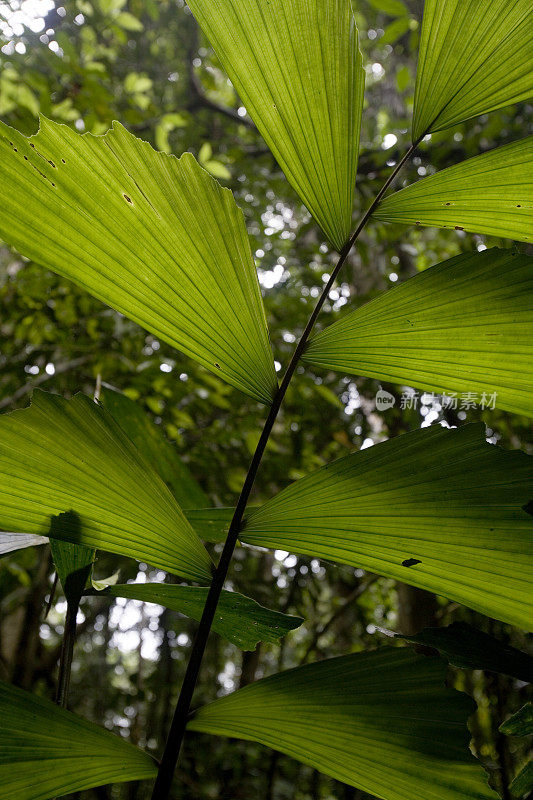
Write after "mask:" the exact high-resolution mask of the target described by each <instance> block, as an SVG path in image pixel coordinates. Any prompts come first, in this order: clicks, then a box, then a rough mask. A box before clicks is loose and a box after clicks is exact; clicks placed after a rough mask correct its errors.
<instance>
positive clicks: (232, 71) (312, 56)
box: [189, 0, 364, 249]
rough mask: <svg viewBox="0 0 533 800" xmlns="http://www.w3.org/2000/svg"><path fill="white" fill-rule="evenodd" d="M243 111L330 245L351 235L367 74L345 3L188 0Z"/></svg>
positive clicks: (346, 0) (338, 244) (340, 243)
mask: <svg viewBox="0 0 533 800" xmlns="http://www.w3.org/2000/svg"><path fill="white" fill-rule="evenodd" d="M189 6H190V8H191V10H192V12H193V14H194V15H195V17H196V19H197V20H198V22H199V24H200V26H201V27H202V28H203V30H204V33H205V34H206V36H207V37H208V39H209V41H210V42H211V44H212V45H213V47H214V49H215V51H216V53H217V55H218V57H219V59H220V61H221V62H222V64H223V66H224V69H225V70H226V72H227V73H228V75H229V77H230V78H231V81H232V83H233V85H234V86H235V89H236V90H237V92H238V94H239V96H240V98H241V100H242V102H243V104H244V106H245V107H246V110H247V111H248V113H249V115H250V116H251V118H252V119H253V121H254V122H255V124H256V125H257V127H258V129H259V132H260V133H261V135H262V136H263V138H264V139H265V141H266V143H267V144H268V146H269V147H270V149H271V150H272V152H273V153H274V155H275V157H276V159H277V160H278V162H279V164H280V166H281V167H282V169H283V171H284V172H285V175H286V176H287V179H288V180H289V182H290V183H291V184H292V186H293V187H294V189H296V191H297V192H298V194H299V195H300V197H301V199H302V200H303V202H304V203H305V205H306V206H307V208H308V209H309V211H310V212H311V214H312V215H313V216H314V218H315V219H316V221H317V222H318V224H319V225H320V227H321V228H322V230H323V231H324V232H325V233H326V234H327V236H328V238H329V239H330V240H331V242H332V243H333V244H334V245H335V247H337V248H338V249H340V248H341V247H342V246H343V244H344V243H345V242H346V240H347V239H348V237H349V235H350V230H351V220H352V208H353V200H354V188H355V174H356V171H357V156H358V151H359V132H360V127H361V110H362V105H363V92H364V70H363V66H362V59H361V54H360V52H359V45H358V36H357V29H356V27H355V22H354V17H353V12H352V7H351V2H350V0H328V2H324V0H291V2H279V0H276V1H275V2H265V0H190V2H189Z"/></svg>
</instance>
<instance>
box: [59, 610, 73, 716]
mask: <svg viewBox="0 0 533 800" xmlns="http://www.w3.org/2000/svg"><path fill="white" fill-rule="evenodd" d="M77 616H78V604H77V603H68V605H67V613H66V616H65V630H64V632H63V642H62V644H61V655H60V658H59V678H58V682H57V692H56V703H57V704H58V705H60V706H63V708H66V707H67V700H68V690H69V686H70V673H71V671H72V656H73V653H74V642H75V640H76V617H77Z"/></svg>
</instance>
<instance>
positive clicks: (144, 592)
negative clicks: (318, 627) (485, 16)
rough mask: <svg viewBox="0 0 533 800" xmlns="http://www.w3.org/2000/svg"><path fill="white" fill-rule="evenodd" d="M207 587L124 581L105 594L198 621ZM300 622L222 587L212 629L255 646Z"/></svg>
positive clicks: (246, 647)
mask: <svg viewBox="0 0 533 800" xmlns="http://www.w3.org/2000/svg"><path fill="white" fill-rule="evenodd" d="M208 591H209V590H208V589H207V588H204V587H201V586H178V585H176V584H172V583H127V584H117V585H114V586H109V587H107V589H106V594H110V595H112V596H113V597H129V598H132V599H133V600H142V601H143V602H145V603H158V604H159V605H161V606H165V607H166V608H170V609H172V610H173V611H179V612H180V613H181V614H185V616H187V617H191V619H195V620H197V621H199V620H200V618H201V616H202V612H203V610H204V605H205V601H206V599H207V593H208ZM302 622H303V619H300V617H291V616H288V615H287V614H281V613H280V612H279V611H271V610H270V609H268V608H263V606H260V605H259V603H256V602H255V600H251V599H250V598H249V597H245V596H244V595H242V594H238V593H237V592H227V591H223V592H222V594H221V596H220V600H219V603H218V606H217V611H216V614H215V619H214V621H213V630H214V631H216V632H217V633H219V634H220V635H221V636H224V637H225V638H226V639H227V640H228V641H229V642H231V643H232V644H234V645H236V646H237V647H240V648H241V649H242V650H254V649H255V646H256V645H257V643H258V642H274V643H275V642H278V641H279V639H281V637H282V636H285V634H287V633H288V632H289V631H292V630H294V628H298V627H299V626H300V625H301V624H302Z"/></svg>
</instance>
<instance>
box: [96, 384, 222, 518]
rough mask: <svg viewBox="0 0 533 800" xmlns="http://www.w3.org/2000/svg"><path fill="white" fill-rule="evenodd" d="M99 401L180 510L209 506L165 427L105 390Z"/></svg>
mask: <svg viewBox="0 0 533 800" xmlns="http://www.w3.org/2000/svg"><path fill="white" fill-rule="evenodd" d="M100 402H101V403H102V405H103V406H104V408H106V409H107V411H109V413H110V414H111V415H112V416H113V417H114V418H115V421H116V422H117V423H118V424H119V425H120V427H121V428H122V430H123V431H124V433H125V434H126V436H128V438H129V439H131V441H132V442H133V444H134V445H135V447H136V448H137V450H138V451H139V452H140V453H141V455H142V456H143V457H144V458H145V459H146V460H147V461H148V462H149V464H150V465H151V466H152V467H153V468H154V469H155V471H156V472H157V473H159V475H160V476H161V478H162V479H163V480H164V481H165V483H166V485H167V486H168V488H169V489H170V491H171V492H172V494H173V495H174V497H175V498H176V500H177V501H178V503H179V505H180V507H181V508H183V509H187V508H204V507H207V506H208V505H209V500H208V497H207V495H206V494H205V492H204V491H203V490H202V488H201V487H200V485H199V483H198V482H197V481H196V480H195V479H194V477H193V476H192V475H191V473H190V471H189V469H188V467H187V466H186V464H184V463H183V460H182V459H181V457H180V454H179V452H178V450H177V448H176V447H175V446H174V445H173V444H172V443H171V442H169V440H168V439H167V438H166V437H165V434H164V433H163V430H162V426H161V425H156V424H155V423H154V422H152V420H151V419H150V417H149V416H148V414H147V413H146V412H145V411H144V410H143V408H141V406H140V405H139V403H136V402H134V401H133V400H131V399H130V398H129V397H127V396H126V395H125V394H121V392H117V391H114V390H113V389H109V388H106V387H103V388H102V391H101V392H100Z"/></svg>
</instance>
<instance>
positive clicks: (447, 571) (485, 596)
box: [239, 424, 533, 629]
mask: <svg viewBox="0 0 533 800" xmlns="http://www.w3.org/2000/svg"><path fill="white" fill-rule="evenodd" d="M532 477H533V469H532V466H531V459H530V458H528V456H526V455H525V454H524V453H522V452H520V451H513V452H507V451H505V450H503V449H501V448H499V447H496V446H494V445H490V444H487V442H486V441H485V436H484V426H483V425H482V424H475V425H465V426H464V427H461V428H458V429H455V430H448V429H446V428H444V427H441V426H440V425H435V426H433V427H429V428H424V429H422V430H418V431H413V432H412V433H408V434H405V435H404V436H398V437H396V438H394V439H390V440H389V441H386V442H383V443H381V444H377V445H375V446H374V447H370V448H367V449H366V450H361V451H360V452H358V453H353V454H352V455H349V456H346V457H345V458H341V459H339V460H338V461H334V462H333V463H332V464H328V465H327V466H325V467H322V468H321V469H319V470H317V471H316V472H313V473H311V474H310V475H307V476H306V477H305V478H302V479H301V480H299V481H297V482H295V483H293V484H292V485H291V486H289V487H288V488H287V489H284V490H283V491H282V492H280V493H279V494H278V495H276V496H275V497H274V498H273V499H272V500H269V501H268V502H267V503H266V504H265V505H264V506H262V507H261V508H259V509H258V510H257V511H255V512H254V513H253V514H251V515H250V517H249V519H248V521H247V523H246V525H245V528H244V530H243V531H242V532H241V534H240V536H239V538H240V539H241V540H242V541H244V542H248V543H249V544H255V545H261V546H263V547H272V548H279V549H281V550H292V551H293V552H296V553H303V554H305V555H310V556H313V557H315V558H325V559H328V560H331V561H338V562H340V563H343V564H350V565H353V566H354V567H362V568H363V569H368V570H370V571H372V572H377V573H379V574H380V575H386V576H388V577H391V578H395V579H396V580H401V581H403V582H405V583H409V584H412V585H413V586H419V587H421V588H423V589H429V590H430V591H432V592H435V593H437V594H440V595H444V596H445V597H449V598H450V599H452V600H456V601H458V602H460V603H463V604H465V605H467V606H470V607H471V608H475V609H476V610H477V611H481V612H482V613H484V614H488V615H489V616H492V617H496V618H497V619H501V620H504V621H506V622H510V623H512V624H516V625H519V626H521V627H524V628H528V629H531V627H532V625H533V614H532V612H531V609H532V607H533V586H532V584H531V570H532V569H533V519H532V518H531V515H530V514H528V513H527V512H526V511H524V510H523V506H525V505H526V504H527V503H528V502H529V499H530V497H531V480H532Z"/></svg>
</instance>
